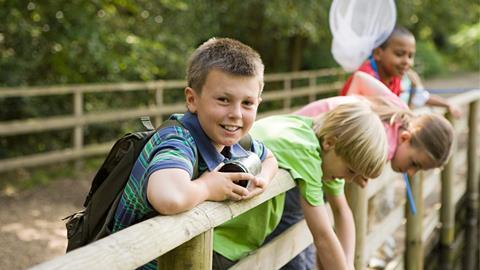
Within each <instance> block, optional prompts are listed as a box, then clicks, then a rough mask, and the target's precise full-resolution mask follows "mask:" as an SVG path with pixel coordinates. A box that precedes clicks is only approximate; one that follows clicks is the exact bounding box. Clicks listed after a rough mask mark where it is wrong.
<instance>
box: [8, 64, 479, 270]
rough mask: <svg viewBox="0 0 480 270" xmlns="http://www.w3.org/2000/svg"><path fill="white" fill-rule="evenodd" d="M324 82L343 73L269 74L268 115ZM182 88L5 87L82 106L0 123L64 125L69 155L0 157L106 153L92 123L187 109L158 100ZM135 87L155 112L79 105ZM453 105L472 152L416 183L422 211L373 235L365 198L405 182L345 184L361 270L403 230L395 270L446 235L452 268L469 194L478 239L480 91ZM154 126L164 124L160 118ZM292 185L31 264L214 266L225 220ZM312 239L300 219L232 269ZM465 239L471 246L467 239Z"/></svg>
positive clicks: (399, 212)
mask: <svg viewBox="0 0 480 270" xmlns="http://www.w3.org/2000/svg"><path fill="white" fill-rule="evenodd" d="M324 76H341V72H340V71H339V70H333V69H332V70H322V71H309V72H297V73H289V74H274V75H269V76H267V77H266V78H265V80H266V82H267V84H268V83H272V82H275V81H277V82H282V84H283V87H282V89H280V90H275V89H273V90H271V91H266V92H265V93H264V95H263V98H264V101H271V100H282V101H283V108H281V109H278V110H275V111H269V112H266V113H264V114H263V115H268V114H277V113H285V112H289V111H291V110H292V109H294V108H293V107H294V106H293V102H292V101H293V99H294V98H296V97H302V96H307V97H308V101H313V100H315V99H316V98H318V96H319V95H323V94H326V93H328V92H332V90H333V91H336V90H338V88H339V87H340V85H339V83H328V84H326V85H325V84H320V83H319V81H321V79H319V78H322V77H324ZM295 80H306V81H307V83H306V86H305V85H304V86H301V87H295V86H294V85H295V83H294V81H295ZM182 86H183V82H180V81H175V82H172V81H168V82H167V81H161V82H152V83H128V84H116V85H110V84H109V85H90V86H69V87H49V88H37V89H33V88H32V89H30V88H27V89H22V90H18V89H5V88H4V89H0V97H9V96H35V95H51V94H55V95H57V94H72V95H73V98H74V101H75V102H74V104H75V107H76V109H75V110H74V112H75V113H74V114H73V115H70V116H62V117H51V118H46V119H34V120H18V121H10V122H7V123H5V122H4V123H0V135H1V136H9V135H13V134H19V133H22V134H25V133H31V132H39V131H45V130H53V129H65V128H71V129H73V130H74V135H75V136H74V144H73V147H72V148H71V149H66V150H62V151H57V152H53V153H43V154H38V155H35V156H30V157H21V158H15V159H9V160H2V161H0V171H7V170H11V169H14V168H20V167H23V166H24V164H25V163H30V164H29V166H33V165H41V164H48V163H51V162H58V161H63V160H67V159H70V160H71V159H77V158H81V157H87V156H91V155H97V154H104V153H105V152H106V151H107V150H108V149H109V147H110V144H105V145H100V146H99V145H96V146H92V145H83V143H82V136H83V135H82V134H83V129H84V127H85V126H86V125H89V124H93V123H102V122H109V121H118V120H124V119H134V118H138V117H140V116H144V115H149V116H153V117H155V116H157V117H158V116H159V115H163V114H169V113H172V112H175V111H179V110H183V109H184V105H183V103H182V104H164V103H163V101H162V98H161V97H163V94H162V92H163V91H168V90H167V89H169V88H181V87H182ZM137 89H147V90H148V91H153V92H154V93H156V95H155V96H157V97H158V98H157V104H158V106H156V107H154V108H143V109H134V110H126V111H125V110H124V111H118V112H117V111H115V112H114V111H110V112H102V113H95V115H88V114H83V109H82V108H83V105H82V103H83V102H82V100H83V95H84V94H85V93H89V92H99V91H136V90H137ZM450 102H452V103H454V104H457V105H459V106H460V107H463V108H469V109H468V110H465V113H466V115H468V123H467V122H462V121H456V120H454V119H450V120H451V121H452V123H453V125H454V126H455V128H456V130H457V135H458V136H459V137H462V136H464V137H466V138H467V139H466V142H467V144H466V145H467V147H466V150H465V149H462V148H457V149H455V152H454V155H453V156H452V158H451V160H450V161H449V163H448V164H447V165H446V166H445V168H444V170H443V171H441V172H440V170H432V171H431V172H429V173H422V174H419V175H418V176H417V177H415V178H413V179H411V185H412V188H413V193H414V196H415V202H416V208H417V214H416V215H412V214H411V213H410V212H409V211H405V209H406V204H405V200H403V202H402V203H400V204H398V206H397V207H396V208H395V209H394V210H393V211H391V212H390V213H389V214H388V216H387V217H386V218H385V219H384V220H383V221H381V222H379V223H377V224H375V225H374V226H371V229H368V223H367V211H368V200H369V199H371V198H373V197H374V196H375V195H376V194H378V193H379V192H381V190H382V188H383V187H385V186H386V185H391V184H392V183H393V181H395V179H398V177H399V175H398V174H396V173H394V172H392V171H391V170H390V169H389V168H387V169H386V170H385V171H384V173H383V174H382V175H381V176H380V177H379V178H377V179H375V180H372V181H370V183H369V185H368V188H366V189H360V188H358V187H357V186H355V185H347V186H346V195H347V198H348V200H349V203H350V204H351V207H352V211H353V213H354V217H355V223H356V224H355V225H356V230H357V240H356V251H355V268H356V269H364V268H365V267H366V264H367V259H368V258H369V257H370V256H371V255H372V254H373V252H374V251H375V250H376V249H377V248H378V247H380V246H381V244H382V243H383V242H384V241H385V239H386V238H387V237H388V236H390V235H392V234H393V233H395V232H396V231H398V230H403V231H404V232H405V234H406V236H405V244H406V249H405V252H403V253H402V254H400V256H398V257H397V258H396V259H395V260H394V261H393V263H391V264H390V265H389V267H390V268H389V269H423V268H424V265H423V262H424V257H425V254H426V253H428V252H429V251H430V250H431V249H432V246H433V245H432V243H435V241H436V237H435V235H438V234H439V235H440V237H437V238H438V241H439V242H440V244H441V245H442V247H444V249H443V250H444V252H445V254H444V256H442V259H443V260H444V263H445V265H446V266H447V269H448V265H449V264H451V263H452V261H453V259H454V258H453V256H452V254H453V253H454V248H453V247H454V246H455V238H456V237H455V233H454V229H455V220H454V218H455V215H454V213H455V206H456V205H457V203H458V202H459V201H460V198H462V197H465V198H467V202H468V203H467V206H468V208H469V209H470V210H469V213H470V216H472V217H473V219H474V220H470V221H471V223H472V222H473V224H474V225H473V227H472V228H474V229H473V231H474V232H473V235H475V233H476V232H477V228H478V222H477V220H478V209H479V201H478V197H479V195H478V194H479V193H478V189H479V188H478V187H479V183H478V181H479V172H478V166H479V162H478V151H477V149H476V146H477V144H478V128H477V125H478V121H479V119H478V114H479V109H478V106H479V105H478V104H479V102H480V90H473V91H470V92H467V93H464V94H461V95H458V96H455V97H453V98H451V99H450ZM419 113H421V111H419ZM465 118H466V117H465ZM157 121H161V120H160V119H157ZM457 122H458V123H457ZM465 134H466V136H465ZM32 163H34V164H32ZM464 164H466V165H467V166H466V167H467V168H468V170H467V174H466V175H462V171H461V167H462V166H463V165H464ZM463 167H465V166H463ZM454 180H457V181H454ZM440 183H441V184H440ZM438 185H441V190H442V192H441V205H442V207H441V208H440V209H434V211H429V212H428V213H427V212H426V211H425V207H424V204H423V201H424V199H425V198H426V197H427V196H429V195H430V194H432V193H435V189H436V187H438ZM293 186H294V182H293V180H292V179H291V178H290V176H289V174H288V173H287V172H286V171H283V170H280V171H279V173H278V174H277V175H276V176H275V178H274V179H273V181H272V183H271V184H270V186H269V188H268V189H267V191H266V192H265V193H263V194H261V195H259V196H257V197H255V198H252V199H250V200H247V201H243V202H224V203H218V202H204V203H202V204H200V205H199V206H197V207H195V208H194V209H192V210H190V211H188V212H185V213H182V214H179V215H175V216H158V217H154V218H152V219H149V220H146V221H144V222H141V223H139V224H136V225H134V226H131V227H129V228H126V229H124V230H122V231H120V232H118V233H115V234H113V235H111V236H109V237H107V238H104V239H101V240H99V241H97V242H94V243H92V244H90V245H88V246H85V247H82V248H80V249H77V250H74V251H72V252H69V253H67V254H65V255H63V256H60V257H57V258H55V259H53V260H51V261H47V262H44V263H42V264H39V265H37V266H34V267H33V269H112V268H113V269H134V268H136V267H138V266H141V265H143V264H145V263H147V262H149V261H150V260H152V259H155V258H157V257H158V258H159V262H160V263H159V265H160V268H161V269H211V259H212V230H213V229H214V228H215V227H216V226H218V225H220V224H222V223H223V222H225V221H227V220H230V219H231V218H233V217H235V216H238V215H240V214H241V213H243V212H245V211H247V210H249V209H251V208H253V207H255V206H256V205H259V204H260V203H262V202H264V201H266V200H268V199H270V198H272V197H274V196H276V195H278V194H280V193H282V192H285V191H287V190H288V189H290V188H292V187H293ZM440 225H441V226H440ZM457 238H458V237H457ZM464 239H469V236H468V235H467V236H465V237H464ZM473 239H475V238H473ZM311 243H312V237H311V235H310V233H309V230H308V228H307V226H306V223H305V222H304V221H302V222H300V223H297V224H296V225H295V226H293V227H292V228H290V229H289V230H287V231H286V232H284V233H283V234H282V235H280V236H278V237H277V238H276V239H274V240H273V241H271V242H270V243H269V244H267V245H265V246H263V247H262V248H260V249H258V250H257V251H256V252H254V253H253V254H251V255H250V256H248V257H246V258H244V259H242V260H241V261H240V262H239V263H237V264H236V265H235V266H234V267H233V268H232V269H278V268H279V267H281V266H282V265H283V264H284V263H286V262H287V261H288V260H289V259H290V258H292V257H294V256H295V255H296V254H298V252H300V251H301V250H303V249H304V248H305V247H306V246H307V245H309V244H311ZM467 243H469V244H472V242H468V241H467ZM472 251H473V252H474V253H473V254H471V253H470V254H467V256H466V257H467V259H466V265H467V268H466V269H475V259H476V258H477V256H475V255H478V254H475V248H472ZM468 261H470V262H468Z"/></svg>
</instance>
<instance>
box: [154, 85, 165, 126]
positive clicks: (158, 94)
mask: <svg viewBox="0 0 480 270" xmlns="http://www.w3.org/2000/svg"><path fill="white" fill-rule="evenodd" d="M155 106H156V107H157V108H161V107H162V106H163V87H162V86H159V87H157V88H156V89H155ZM162 122H163V117H162V115H158V116H155V117H154V118H153V124H154V127H155V128H156V127H159V126H160V125H161V124H162Z"/></svg>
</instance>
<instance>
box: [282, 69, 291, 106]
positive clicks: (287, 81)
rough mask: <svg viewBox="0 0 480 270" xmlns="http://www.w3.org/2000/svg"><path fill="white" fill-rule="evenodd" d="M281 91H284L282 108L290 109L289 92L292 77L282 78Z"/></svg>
mask: <svg viewBox="0 0 480 270" xmlns="http://www.w3.org/2000/svg"><path fill="white" fill-rule="evenodd" d="M283 88H284V89H283V91H284V92H285V99H284V100H283V108H284V109H285V110H288V109H290V107H291V105H292V97H291V96H290V92H291V91H292V78H291V77H288V78H285V79H284V80H283Z"/></svg>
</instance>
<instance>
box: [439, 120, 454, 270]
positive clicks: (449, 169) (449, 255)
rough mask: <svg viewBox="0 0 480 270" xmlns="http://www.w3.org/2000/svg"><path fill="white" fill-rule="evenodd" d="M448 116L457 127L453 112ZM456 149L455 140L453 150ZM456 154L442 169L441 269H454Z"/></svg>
mask: <svg viewBox="0 0 480 270" xmlns="http://www.w3.org/2000/svg"><path fill="white" fill-rule="evenodd" d="M446 118H447V119H448V120H449V121H450V123H451V124H452V126H454V127H455V121H454V120H453V117H452V115H451V114H449V113H447V115H446ZM455 151H456V142H454V145H453V149H452V152H453V153H455ZM454 159H455V155H452V156H451V157H450V160H449V161H448V163H447V164H446V165H445V167H444V168H443V170H442V176H441V178H442V193H441V194H442V198H441V201H442V206H441V208H440V223H441V229H440V267H441V269H453V249H452V244H453V242H454V240H455V202H454V198H453V176H454V171H455V160H454Z"/></svg>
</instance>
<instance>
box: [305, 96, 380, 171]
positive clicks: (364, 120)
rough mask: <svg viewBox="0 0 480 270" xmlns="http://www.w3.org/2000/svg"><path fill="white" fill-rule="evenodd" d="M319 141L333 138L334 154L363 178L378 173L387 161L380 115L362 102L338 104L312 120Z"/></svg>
mask: <svg viewBox="0 0 480 270" xmlns="http://www.w3.org/2000/svg"><path fill="white" fill-rule="evenodd" d="M313 129H314V131H315V134H316V135H317V138H318V139H319V140H320V142H322V141H323V139H325V138H327V137H333V138H334V139H335V146H334V149H335V153H336V154H338V155H339V156H340V157H341V158H342V159H343V160H344V161H345V162H347V164H349V166H350V167H351V168H352V169H353V170H354V171H356V172H357V173H360V174H361V175H362V176H364V177H366V178H375V177H377V176H379V175H380V173H381V172H382V170H383V166H384V165H385V163H386V161H387V147H388V146H387V137H386V134H385V130H384V128H383V124H382V122H381V120H380V118H379V117H378V116H377V115H376V114H375V112H374V111H373V110H372V109H371V107H370V106H369V104H368V103H366V102H355V103H348V104H342V105H339V106H337V107H335V108H334V109H332V110H331V111H329V112H327V113H325V114H321V115H320V116H318V117H316V118H315V119H314V126H313Z"/></svg>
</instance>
